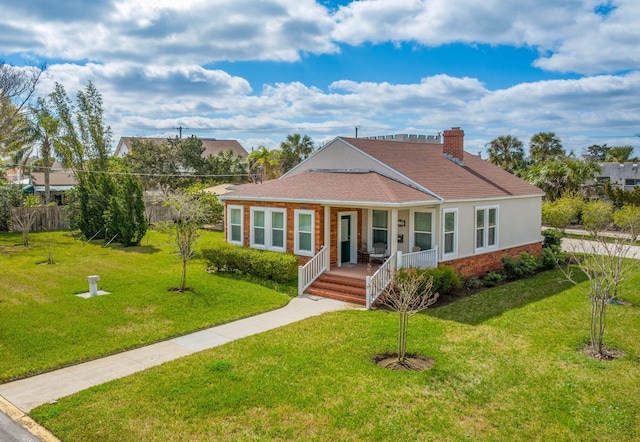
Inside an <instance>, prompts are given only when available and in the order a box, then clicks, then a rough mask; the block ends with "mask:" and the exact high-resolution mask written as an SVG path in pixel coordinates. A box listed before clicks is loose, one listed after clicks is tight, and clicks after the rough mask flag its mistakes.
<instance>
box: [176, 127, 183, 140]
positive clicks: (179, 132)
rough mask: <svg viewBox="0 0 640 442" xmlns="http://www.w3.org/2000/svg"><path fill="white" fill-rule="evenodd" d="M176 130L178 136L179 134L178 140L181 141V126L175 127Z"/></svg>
mask: <svg viewBox="0 0 640 442" xmlns="http://www.w3.org/2000/svg"><path fill="white" fill-rule="evenodd" d="M176 130H177V131H178V134H180V136H179V137H178V138H180V139H182V126H180V127H176Z"/></svg>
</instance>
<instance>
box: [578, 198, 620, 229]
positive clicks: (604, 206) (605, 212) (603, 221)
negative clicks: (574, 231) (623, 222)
mask: <svg viewBox="0 0 640 442" xmlns="http://www.w3.org/2000/svg"><path fill="white" fill-rule="evenodd" d="M612 223H613V206H612V205H611V204H610V203H608V202H605V201H589V202H587V203H585V204H584V205H583V206H582V225H583V226H584V228H586V229H587V230H589V231H591V232H604V231H606V230H607V229H608V228H610V227H611V225H612Z"/></svg>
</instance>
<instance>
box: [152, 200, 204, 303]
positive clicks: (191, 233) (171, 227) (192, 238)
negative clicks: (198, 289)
mask: <svg viewBox="0 0 640 442" xmlns="http://www.w3.org/2000/svg"><path fill="white" fill-rule="evenodd" d="M164 204H165V205H166V206H168V207H170V208H171V209H173V210H172V211H173V221H172V222H171V221H170V222H168V223H165V224H164V226H163V227H162V229H161V230H163V231H164V232H165V233H167V234H168V235H169V237H170V238H171V241H172V243H173V246H174V247H175V249H176V250H177V252H178V256H179V258H180V260H181V262H182V271H181V276H180V286H179V287H178V289H177V291H179V292H184V291H185V290H186V289H187V287H186V285H187V262H189V260H191V258H193V257H194V256H195V248H196V243H197V241H198V238H199V237H200V234H199V232H198V229H199V228H200V227H201V226H202V225H203V224H204V223H205V222H206V218H207V208H206V207H205V206H204V204H203V203H202V202H201V201H200V200H199V198H198V195H197V194H194V193H187V192H172V193H170V195H169V196H168V197H167V199H166V201H165V203H164Z"/></svg>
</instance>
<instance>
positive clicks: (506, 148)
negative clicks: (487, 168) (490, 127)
mask: <svg viewBox="0 0 640 442" xmlns="http://www.w3.org/2000/svg"><path fill="white" fill-rule="evenodd" d="M489 162H490V163H491V164H495V165H496V166H499V167H501V168H502V169H504V170H506V171H507V172H511V173H516V172H517V171H518V170H520V169H522V168H523V167H524V150H523V148H522V141H520V140H519V139H518V138H517V137H513V136H511V135H502V136H499V137H498V138H495V139H494V140H492V141H491V143H490V145H489Z"/></svg>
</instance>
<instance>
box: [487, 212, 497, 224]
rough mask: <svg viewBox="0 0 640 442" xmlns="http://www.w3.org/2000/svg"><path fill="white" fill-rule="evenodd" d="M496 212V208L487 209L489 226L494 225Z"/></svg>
mask: <svg viewBox="0 0 640 442" xmlns="http://www.w3.org/2000/svg"><path fill="white" fill-rule="evenodd" d="M497 214H498V210H497V209H489V225H490V226H495V225H496V215H497Z"/></svg>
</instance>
